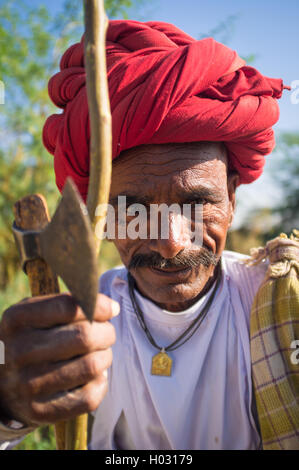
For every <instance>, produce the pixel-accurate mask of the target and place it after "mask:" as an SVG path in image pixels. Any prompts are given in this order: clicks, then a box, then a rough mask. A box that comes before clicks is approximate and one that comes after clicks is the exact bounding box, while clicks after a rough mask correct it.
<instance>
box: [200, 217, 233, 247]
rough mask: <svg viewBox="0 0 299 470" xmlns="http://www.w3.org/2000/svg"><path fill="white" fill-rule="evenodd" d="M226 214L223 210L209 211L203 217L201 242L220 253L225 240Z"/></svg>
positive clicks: (226, 228) (227, 221)
mask: <svg viewBox="0 0 299 470" xmlns="http://www.w3.org/2000/svg"><path fill="white" fill-rule="evenodd" d="M228 224H229V220H228V214H227V212H225V211H223V210H220V209H219V210H217V211H210V213H209V214H208V215H204V217H203V244H204V245H206V246H207V247H208V248H210V249H211V250H212V251H213V253H215V254H218V255H220V254H221V252H222V250H223V249H224V246H225V242H226V234H227V230H228Z"/></svg>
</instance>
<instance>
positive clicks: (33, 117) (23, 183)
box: [0, 0, 138, 305]
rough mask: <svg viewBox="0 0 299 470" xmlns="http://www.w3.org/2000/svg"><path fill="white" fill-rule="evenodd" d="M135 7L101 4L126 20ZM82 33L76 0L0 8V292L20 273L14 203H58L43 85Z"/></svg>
mask: <svg viewBox="0 0 299 470" xmlns="http://www.w3.org/2000/svg"><path fill="white" fill-rule="evenodd" d="M137 3H138V0H106V2H105V6H106V12H107V14H108V16H109V17H110V18H112V17H115V16H116V15H118V16H126V14H127V11H128V9H129V8H130V7H132V6H134V5H136V4H137ZM82 33H83V12H82V2H78V1H77V0H65V1H64V3H63V4H62V9H61V11H59V12H58V13H55V14H52V13H51V12H50V9H48V8H47V7H46V6H45V5H42V6H38V7H37V8H33V7H31V6H30V3H29V2H25V1H16V0H11V1H8V2H2V3H0V80H1V81H2V83H4V86H5V95H4V96H5V102H4V104H2V105H0V137H1V138H0V260H1V263H0V289H4V288H5V287H7V285H8V284H10V283H12V281H13V280H14V278H15V274H16V270H17V269H19V260H18V255H17V252H16V249H15V244H14V239H13V236H12V233H11V224H12V221H13V214H12V206H13V204H14V202H15V201H16V200H17V199H19V198H20V197H23V196H24V195H26V194H30V193H35V192H42V193H43V194H45V196H46V198H47V202H48V204H49V208H50V212H53V210H54V208H55V206H56V203H57V200H58V196H59V194H58V191H57V189H56V186H55V181H54V172H53V161H52V158H51V156H50V155H49V154H48V153H47V151H46V150H45V149H44V147H43V145H42V140H41V131H42V127H43V124H44V122H45V120H46V117H47V116H48V115H50V114H51V113H53V112H57V109H56V108H55V107H54V105H53V104H52V103H51V101H50V99H49V97H48V91H47V82H48V80H49V77H50V76H51V75H52V74H53V73H55V72H56V71H57V70H58V65H59V59H60V57H61V54H62V53H63V52H64V51H65V49H66V48H67V47H68V46H69V45H70V44H71V43H73V42H76V41H78V40H79V39H80V38H81V35H82ZM16 298H17V296H15V299H16ZM0 305H1V302H0Z"/></svg>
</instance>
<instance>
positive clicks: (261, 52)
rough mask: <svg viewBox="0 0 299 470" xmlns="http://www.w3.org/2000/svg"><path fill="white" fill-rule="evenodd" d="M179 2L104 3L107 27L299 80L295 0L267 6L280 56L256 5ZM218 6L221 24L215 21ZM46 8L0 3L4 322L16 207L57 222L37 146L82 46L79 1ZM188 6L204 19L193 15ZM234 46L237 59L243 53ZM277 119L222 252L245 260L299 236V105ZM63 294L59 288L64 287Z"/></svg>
mask: <svg viewBox="0 0 299 470" xmlns="http://www.w3.org/2000/svg"><path fill="white" fill-rule="evenodd" d="M183 3H184V5H182V2H179V1H176V0H172V1H169V0H160V1H159V0H153V1H151V2H150V1H149V0H106V2H105V4H106V11H107V13H108V15H109V17H110V18H123V17H129V18H131V19H139V20H141V21H147V20H153V19H155V20H162V21H168V22H173V23H175V24H176V25H177V26H179V27H182V29H184V30H185V31H186V32H187V33H189V34H191V35H193V36H194V37H197V38H202V37H205V36H210V35H211V36H213V37H215V39H218V40H220V41H221V42H224V43H227V44H228V45H229V46H230V47H232V48H233V49H234V48H236V49H237V50H238V52H240V54H241V55H242V56H243V57H245V58H246V59H247V61H248V63H249V64H250V65H253V66H256V67H257V68H259V69H260V71H261V72H262V73H264V74H265V75H268V76H272V75H273V74H275V72H276V69H275V67H277V70H279V64H280V61H281V64H283V65H281V68H280V71H279V72H277V73H276V75H273V76H277V77H285V76H286V77H287V80H290V81H289V82H288V81H287V84H290V82H291V81H293V80H299V63H298V60H297V62H296V57H298V54H297V53H296V43H295V41H293V39H292V35H294V34H295V26H294V25H295V23H294V18H296V17H297V18H298V13H299V4H298V3H297V0H292V1H291V2H290V4H289V7H288V13H286V12H285V11H284V12H283V14H281V15H282V16H279V14H280V12H281V9H280V8H279V6H280V2H279V1H274V2H271V8H272V14H273V15H275V18H274V16H273V18H271V17H264V18H263V22H264V26H265V28H266V30H271V23H273V25H272V26H273V28H272V38H271V40H272V41H274V40H275V34H276V33H275V31H276V26H275V25H276V24H277V25H278V24H279V25H280V26H279V27H280V28H281V31H280V32H281V36H280V38H279V41H280V42H281V43H282V45H281V50H280V51H279V52H280V54H277V52H276V56H275V55H274V53H273V50H272V46H270V45H269V44H270V43H269V38H268V36H267V40H268V43H267V41H265V42H264V41H262V39H261V38H262V37H263V33H262V32H261V31H259V30H258V29H256V34H253V35H252V36H251V37H250V34H248V31H247V30H246V21H249V22H250V21H254V14H255V15H258V17H257V19H260V16H262V15H263V14H262V12H261V13H260V14H259V10H260V9H262V8H263V2H257V1H256V0H253V1H252V2H251V3H250V5H251V7H252V5H253V6H254V5H255V6H256V13H254V12H252V11H251V10H250V11H251V13H250V12H249V13H250V14H249V13H248V16H247V10H246V8H245V7H244V9H243V10H242V8H241V7H240V6H239V3H240V2H237V1H235V2H233V1H232V0H230V1H228V2H220V1H219V0H215V2H210V3H209V4H205V8H204V9H203V10H200V9H199V4H200V3H201V2H198V1H195V0H194V2H192V1H191V0H186V1H185V2H183ZM224 3H225V5H226V9H225V16H222V17H221V11H222V10H221V8H223V4H224ZM264 3H267V2H264ZM213 4H214V6H213ZM47 5H48V3H47V2H43V1H40V0H34V1H31V2H29V1H15V0H10V1H2V0H0V80H1V82H2V83H3V84H4V95H3V96H2V101H1V96H0V316H1V312H3V311H4V310H5V309H6V308H7V307H8V306H9V305H11V304H13V303H16V302H18V301H19V300H21V299H23V298H24V297H28V296H30V292H29V289H28V285H27V279H26V276H25V275H24V273H23V272H21V271H20V267H19V259H18V254H17V251H16V248H15V244H14V239H13V236H12V232H11V225H12V222H13V215H12V214H13V213H12V206H13V204H14V202H15V201H16V200H18V199H19V198H21V197H22V196H25V195H27V194H30V193H36V192H39V193H42V194H44V195H45V197H46V199H47V202H48V205H49V209H50V213H53V212H54V210H55V207H56V204H57V201H58V199H59V192H58V190H57V188H56V186H55V180H54V171H53V160H52V156H51V155H49V154H48V153H47V152H46V150H45V149H44V147H43V145H42V141H41V130H42V126H43V124H44V122H45V119H46V117H47V116H49V115H50V114H51V113H53V112H57V109H56V108H55V107H54V106H53V104H52V103H51V102H50V100H49V97H48V92H47V83H48V80H49V78H50V76H52V75H53V74H54V73H55V72H56V71H58V67H59V59H60V57H61V55H62V53H63V52H64V50H65V49H66V48H67V47H68V46H69V45H70V44H72V43H74V42H77V41H78V40H80V38H81V35H82V33H83V26H82V25H83V19H82V8H81V2H78V1H77V0H64V1H63V0H61V1H58V0H53V2H52V4H51V8H50V7H49V6H47ZM244 5H246V2H244ZM248 5H249V3H248ZM189 7H190V8H189ZM193 7H194V8H195V10H196V11H197V12H199V11H200V13H201V15H202V17H200V15H199V14H198V15H197V16H196V15H195V13H194V12H193ZM218 7H219V8H218ZM251 7H250V8H251ZM248 8H249V7H248ZM180 9H181V10H180ZM217 9H218V10H219V11H218V10H217ZM180 11H181V14H180ZM217 11H218V15H217V14H216V13H217ZM248 11H249V10H248ZM296 12H297V15H296ZM175 15H176V16H175ZM250 15H251V16H250ZM286 15H288V16H286ZM203 18H205V20H203ZM288 18H289V23H288ZM187 20H188V21H187ZM184 21H185V23H184ZM254 24H255V23H254ZM256 28H258V26H256ZM267 28H268V29H267ZM296 31H297V26H296ZM259 34H260V36H259ZM296 34H297V32H296ZM287 35H289V37H288V36H287ZM285 36H287V37H285ZM294 37H295V36H294ZM257 38H258V39H257ZM283 41H285V42H284V43H283ZM239 43H240V45H241V46H242V48H243V50H239V47H238V45H239ZM267 44H268V45H267ZM283 48H285V49H284V50H283ZM292 48H293V49H292ZM284 51H285V52H284ZM292 51H293V52H292ZM285 56H286V57H285ZM288 64H289V65H288ZM273 67H274V68H273ZM1 82H0V83H1ZM2 91H3V89H2ZM0 93H1V89H0ZM2 94H3V93H2ZM298 97H299V94H298ZM298 101H299V99H298ZM282 110H283V112H282V120H281V122H282V124H277V126H276V131H277V137H276V139H277V146H276V149H275V151H274V152H273V153H272V155H271V156H269V157H267V165H266V169H265V174H264V176H263V177H262V178H261V179H260V181H259V182H257V183H254V184H252V185H249V186H248V187H244V188H240V189H239V190H238V192H237V194H238V197H237V199H238V205H237V213H236V220H235V223H234V225H233V227H232V229H231V231H230V232H229V235H228V240H227V249H231V250H234V251H239V252H242V253H249V250H250V248H252V247H255V246H259V245H262V244H264V243H265V242H266V241H267V240H268V239H270V238H273V237H274V236H276V235H278V234H279V233H280V232H281V231H284V232H288V233H289V232H290V231H291V230H292V229H293V228H299V210H298V207H299V185H298V180H299V158H298V157H299V126H298V123H299V120H298V117H299V103H298V104H297V106H296V103H293V104H292V102H291V99H290V96H287V97H286V98H284V100H282ZM119 263H120V259H119V256H118V253H117V252H116V250H115V248H114V246H113V244H112V243H108V242H104V244H103V248H102V252H101V256H100V271H101V272H103V271H105V270H107V269H109V268H111V267H113V266H115V265H117V264H119ZM61 288H62V290H64V289H65V287H64V286H63V284H61ZM54 448H55V439H54V435H53V431H52V428H49V427H47V426H46V427H44V428H41V429H38V430H36V431H35V432H34V433H32V434H31V435H29V436H27V437H26V438H25V439H24V440H23V441H22V443H21V444H19V445H18V446H17V449H27V450H29V449H54Z"/></svg>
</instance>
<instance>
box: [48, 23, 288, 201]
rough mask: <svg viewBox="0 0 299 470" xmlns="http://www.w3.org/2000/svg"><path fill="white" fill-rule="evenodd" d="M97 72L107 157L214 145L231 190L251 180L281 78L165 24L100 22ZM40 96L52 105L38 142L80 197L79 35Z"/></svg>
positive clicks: (84, 143) (83, 134)
mask: <svg viewBox="0 0 299 470" xmlns="http://www.w3.org/2000/svg"><path fill="white" fill-rule="evenodd" d="M106 53H107V73H108V84H109V95H110V105H111V113H112V131H113V139H112V140H113V149H112V155H113V158H116V157H117V156H118V155H119V154H120V152H122V151H123V150H126V149H129V148H132V147H136V146H138V145H143V144H165V143H172V142H177V143H179V142H181V143H183V142H197V141H215V142H216V141H218V142H224V144H225V146H226V148H227V151H228V158H229V167H230V168H231V169H234V170H236V171H237V172H238V173H239V175H240V183H250V182H252V181H254V180H255V179H256V178H258V177H259V176H260V175H261V173H262V170H263V166H264V163H265V159H264V155H267V154H268V153H270V152H271V151H272V150H273V148H274V144H275V141H274V133H273V130H272V126H273V124H275V122H276V121H277V120H278V117H279V108H278V104H277V99H278V98H280V97H281V95H282V91H283V89H284V88H286V87H284V85H283V82H282V80H281V79H274V78H267V77H265V76H263V75H261V73H259V72H258V71H257V70H256V69H255V68H253V67H249V66H246V64H245V61H244V60H243V59H241V58H240V57H239V56H238V54H237V53H236V52H235V51H233V50H232V49H230V48H228V47H226V46H224V45H223V44H220V43H218V42H216V41H215V40H214V39H212V38H207V39H202V40H200V41H197V40H195V39H193V38H192V37H190V36H188V35H187V34H185V33H184V32H183V31H181V30H180V29H178V28H176V27H175V26H173V25H171V24H167V23H161V22H147V23H141V22H138V21H126V20H120V21H116V20H115V21H110V22H109V27H108V32H107V41H106ZM49 95H50V97H51V99H52V101H53V102H54V104H55V105H56V106H58V107H60V108H62V110H63V111H62V112H61V113H60V114H53V115H52V116H50V117H49V118H48V119H47V121H46V123H45V125H44V129H43V142H44V145H45V146H46V148H47V149H48V150H49V152H50V153H52V154H53V155H54V168H55V174H56V183H57V186H58V188H59V190H60V191H61V190H62V189H63V185H64V182H65V179H66V177H67V176H71V177H72V178H73V180H74V181H75V183H76V184H77V186H78V189H79V191H80V193H81V195H82V197H83V199H84V200H85V199H86V196H87V190H88V178H89V141H90V127H89V115H88V103H87V93H86V74H85V69H84V37H82V39H81V41H80V42H79V43H77V44H74V45H72V46H71V47H70V48H69V49H67V51H66V52H65V53H64V55H63V56H62V59H61V62H60V72H58V73H57V74H55V75H54V76H53V77H52V78H51V79H50V81H49Z"/></svg>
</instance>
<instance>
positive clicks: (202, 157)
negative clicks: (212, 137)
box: [113, 142, 227, 171]
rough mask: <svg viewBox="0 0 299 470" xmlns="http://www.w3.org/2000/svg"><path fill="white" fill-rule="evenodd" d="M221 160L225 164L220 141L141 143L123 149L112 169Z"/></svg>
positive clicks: (223, 149) (223, 150)
mask: <svg viewBox="0 0 299 470" xmlns="http://www.w3.org/2000/svg"><path fill="white" fill-rule="evenodd" d="M215 160H221V161H223V162H225V163H226V164H227V151H226V147H225V145H224V144H223V143H222V142H187V143H169V144H152V145H141V146H138V147H133V148H131V149H128V150H125V151H123V152H122V153H121V154H120V156H119V157H118V158H116V159H115V160H114V161H113V169H115V170H117V169H119V171H121V169H122V168H126V167H128V166H131V165H138V166H142V165H162V164H168V165H173V166H177V165H179V166H181V167H182V168H184V167H186V166H187V165H188V163H187V165H186V162H188V161H190V162H191V164H192V165H194V164H196V163H199V164H200V163H202V162H207V161H215Z"/></svg>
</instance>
